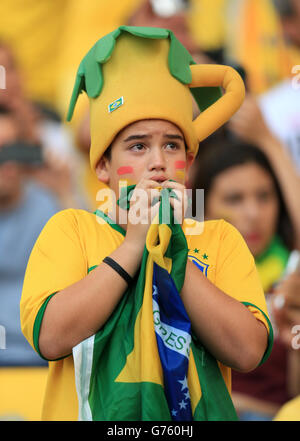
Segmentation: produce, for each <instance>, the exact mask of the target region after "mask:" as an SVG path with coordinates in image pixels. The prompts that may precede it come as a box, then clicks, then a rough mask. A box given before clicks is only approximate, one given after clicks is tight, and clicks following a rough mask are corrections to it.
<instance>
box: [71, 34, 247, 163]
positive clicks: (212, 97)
mask: <svg viewBox="0 0 300 441" xmlns="http://www.w3.org/2000/svg"><path fill="white" fill-rule="evenodd" d="M221 88H223V89H224V91H225V93H224V95H223V96H221ZM83 90H84V91H86V93H87V95H88V96H89V98H90V130H91V148H90V162H91V167H92V168H93V169H95V167H96V165H97V163H98V161H99V159H100V158H101V156H102V155H103V153H104V152H105V150H106V149H107V148H108V147H109V146H110V144H111V143H112V141H113V140H114V138H115V137H116V135H117V134H118V133H119V132H120V131H121V130H122V129H123V128H125V127H126V126H128V125H129V124H131V123H133V122H136V121H139V120H143V119H164V120H167V121H170V122H172V123H173V124H175V125H177V126H178V127H179V128H180V130H181V131H182V133H183V135H184V137H185V141H186V144H187V147H188V150H189V151H191V152H193V153H194V154H195V155H196V154H197V151H198V145H199V142H200V141H202V140H203V139H205V138H206V137H207V136H209V135H210V134H211V133H213V132H214V131H215V130H216V129H218V128H219V127H220V126H221V125H222V124H224V123H225V122H226V121H227V120H228V119H229V118H230V117H231V116H232V115H233V114H234V113H235V112H236V111H237V109H238V108H239V107H240V105H241V103H242V101H243V99H244V95H245V89H244V84H243V81H242V79H241V77H240V76H239V74H238V73H237V72H236V71H235V70H234V69H232V68H231V67H229V66H223V65H212V64H211V65H210V64H209V65H196V64H195V62H194V61H193V59H192V57H191V55H190V54H189V52H188V51H187V50H186V49H185V48H184V47H183V46H182V44H181V43H180V42H179V41H178V40H177V39H176V37H175V36H174V34H173V33H172V32H171V31H169V30H167V29H160V28H145V27H131V26H120V27H119V28H118V29H116V30H115V31H113V32H111V33H110V34H108V35H106V36H105V37H103V38H101V39H100V40H99V41H98V42H97V43H96V44H95V45H94V46H93V47H92V48H91V50H90V51H89V52H88V54H87V55H86V56H85V57H84V59H83V60H82V62H81V64H80V66H79V69H78V72H77V77H76V82H75V86H74V89H73V94H72V97H71V102H70V107H69V112H68V115H67V119H68V120H70V119H71V118H72V114H73V111H74V107H75V104H76V101H77V98H78V95H79V94H80V93H81V92H82V91H83ZM192 96H194V98H195V99H196V101H197V103H198V106H199V108H200V111H201V113H200V115H199V116H198V117H197V118H196V119H195V120H194V121H193V111H192Z"/></svg>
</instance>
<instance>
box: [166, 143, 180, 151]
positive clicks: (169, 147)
mask: <svg viewBox="0 0 300 441" xmlns="http://www.w3.org/2000/svg"><path fill="white" fill-rule="evenodd" d="M177 149H179V146H178V144H176V143H174V142H169V143H168V144H166V150H177Z"/></svg>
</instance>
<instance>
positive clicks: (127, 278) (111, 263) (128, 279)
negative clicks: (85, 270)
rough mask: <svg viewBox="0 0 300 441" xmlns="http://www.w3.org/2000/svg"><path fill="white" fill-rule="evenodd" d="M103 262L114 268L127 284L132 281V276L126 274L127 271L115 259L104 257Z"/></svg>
mask: <svg viewBox="0 0 300 441" xmlns="http://www.w3.org/2000/svg"><path fill="white" fill-rule="evenodd" d="M103 262H104V263H106V264H107V265H109V266H110V267H111V268H112V269H114V270H115V271H116V272H117V273H118V274H119V275H120V276H121V277H123V279H124V280H125V281H126V282H127V284H128V285H130V283H131V282H132V281H133V278H132V277H131V276H130V275H129V274H128V272H127V271H125V270H124V268H122V267H121V266H120V265H119V264H118V263H117V262H116V261H115V260H113V259H112V258H111V257H105V258H104V259H103Z"/></svg>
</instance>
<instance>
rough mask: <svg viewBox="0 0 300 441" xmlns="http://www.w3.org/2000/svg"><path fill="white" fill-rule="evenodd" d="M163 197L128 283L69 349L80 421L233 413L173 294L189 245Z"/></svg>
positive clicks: (230, 415) (178, 286) (214, 367)
mask: <svg viewBox="0 0 300 441" xmlns="http://www.w3.org/2000/svg"><path fill="white" fill-rule="evenodd" d="M132 188H133V186H129V187H128V188H126V198H125V206H126V207H127V208H128V207H129V199H130V189H132ZM127 195H129V196H128V197H127ZM121 196H122V195H121ZM169 197H172V191H171V190H170V189H163V190H162V191H161V203H160V208H159V214H158V219H156V221H154V222H153V223H152V224H151V226H150V228H149V230H148V234H147V238H146V246H145V249H144V253H143V257H142V262H141V267H140V271H139V272H138V274H137V275H136V277H135V279H134V283H133V284H132V286H129V287H128V289H127V291H126V292H125V294H124V295H123V297H122V299H121V300H120V302H119V304H118V305H117V307H116V309H115V310H114V312H113V314H112V315H111V317H110V318H109V320H108V321H107V322H106V324H105V325H104V326H103V327H102V328H101V329H100V330H99V332H97V333H96V334H95V335H93V336H92V337H90V338H88V339H86V340H84V341H83V342H81V343H80V344H79V345H77V346H76V347H75V348H74V349H73V357H74V365H75V378H76V388H77V394H78V402H79V419H81V420H98V421H192V420H198V421H199V420H203V421H208V420H211V421H217V420H236V419H237V416H236V413H235V409H234V407H233V404H232V401H231V397H230V395H229V393H228V390H227V387H226V385H225V382H224V380H223V377H222V374H221V372H220V369H219V366H218V363H217V361H216V360H215V359H214V357H213V356H212V355H211V354H210V353H209V352H208V351H207V350H206V349H205V348H204V346H203V345H202V344H201V342H200V341H199V340H198V339H197V338H196V337H195V335H194V334H193V329H192V327H191V323H190V320H189V317H188V315H187V313H186V311H185V308H184V305H183V302H182V300H181V297H180V295H179V293H180V290H181V288H182V286H183V283H184V278H185V268H186V262H187V253H188V247H187V242H186V238H185V236H184V233H183V231H182V228H181V226H180V225H179V224H178V223H176V221H175V219H174V215H173V210H172V208H171V206H170V202H169ZM173 197H174V194H173ZM175 197H176V195H175ZM118 202H119V204H120V205H121V203H124V200H123V202H122V197H121V198H120V200H119V201H118ZM168 211H169V213H168ZM166 213H168V214H169V221H168V222H167V223H164V222H163V221H164V219H166V217H165V216H166ZM97 214H98V215H100V216H102V217H104V218H105V217H106V215H105V214H104V213H102V212H97ZM107 220H108V219H107Z"/></svg>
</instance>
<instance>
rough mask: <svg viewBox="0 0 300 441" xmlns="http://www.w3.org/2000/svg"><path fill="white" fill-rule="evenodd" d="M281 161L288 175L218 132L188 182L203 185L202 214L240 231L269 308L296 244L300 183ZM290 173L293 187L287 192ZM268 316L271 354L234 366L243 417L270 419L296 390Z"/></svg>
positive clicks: (285, 353) (254, 150) (254, 149)
mask: <svg viewBox="0 0 300 441" xmlns="http://www.w3.org/2000/svg"><path fill="white" fill-rule="evenodd" d="M204 144H205V143H204ZM285 166H286V167H287V170H285V172H286V175H284V176H283V175H281V176H280V179H279V178H278V177H277V176H276V175H275V173H274V171H273V168H272V167H271V165H270V162H269V161H268V159H267V157H266V155H265V154H264V153H263V151H262V149H259V148H257V147H253V146H252V145H248V144H245V143H244V142H243V141H238V140H236V141H235V142H234V141H231V142H225V141H224V138H223V137H222V139H221V141H220V142H217V141H214V139H212V140H211V141H210V142H209V141H208V142H207V143H206V146H205V147H204V146H203V147H202V149H200V152H199V154H198V157H197V160H196V163H195V166H194V167H195V169H194V174H193V176H194V177H193V181H191V182H190V185H191V186H192V188H203V189H204V194H205V217H206V219H218V218H225V220H227V221H228V222H230V223H231V224H233V225H234V226H235V227H236V228H237V229H238V230H239V231H240V232H241V234H242V235H243V237H244V239H245V240H246V242H247V244H248V247H249V249H250V251H251V252H252V254H253V256H254V258H255V262H256V265H257V269H258V272H259V275H260V277H261V281H262V285H263V288H264V291H265V294H266V299H267V304H268V306H269V312H270V313H271V310H272V308H271V299H272V296H274V294H273V293H274V289H275V286H276V283H278V282H279V281H280V279H281V277H282V275H283V273H284V271H285V268H286V265H287V262H288V259H289V256H290V252H291V251H292V250H293V249H294V247H295V246H296V244H297V243H298V244H299V233H298V232H297V229H296V228H294V225H298V222H299V219H296V218H295V216H296V214H297V213H296V212H295V211H294V206H295V204H296V202H297V201H298V195H299V183H298V184H297V185H296V182H297V180H296V177H295V170H294V168H293V165H292V163H291V161H288V159H287V158H286V159H285ZM288 176H289V177H290V179H291V180H292V181H293V182H294V184H295V187H294V188H293V192H292V194H289V195H288V197H287V192H288V191H290V187H289V184H290V182H289V183H287V182H286V181H287V180H288ZM285 180H286V181H285ZM298 216H299V214H298ZM271 321H272V324H273V327H274V328H275V337H276V338H275V341H274V347H273V351H272V353H271V355H270V358H269V360H268V361H267V362H266V363H265V364H264V365H263V366H260V367H258V368H257V369H256V370H254V371H253V372H251V373H248V374H240V373H237V372H233V398H234V402H235V405H236V408H237V411H238V412H239V416H240V419H242V420H243V419H254V420H257V419H263V420H271V419H272V418H273V417H274V415H275V413H276V411H277V410H278V409H279V407H280V406H281V405H282V404H283V403H285V402H287V401H288V400H289V399H290V398H291V397H292V396H294V395H296V394H297V393H298V392H297V391H295V390H294V391H291V390H290V389H289V372H288V364H289V358H290V354H291V348H290V346H289V345H287V344H286V342H283V341H282V340H281V339H279V338H278V335H277V332H276V323H275V321H274V319H272V318H271Z"/></svg>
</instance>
